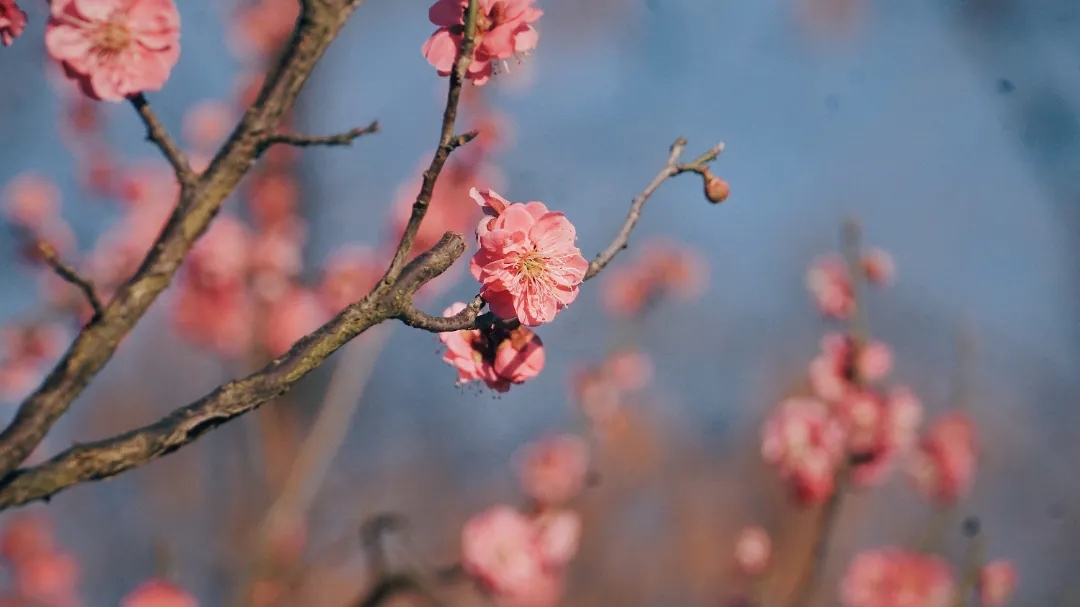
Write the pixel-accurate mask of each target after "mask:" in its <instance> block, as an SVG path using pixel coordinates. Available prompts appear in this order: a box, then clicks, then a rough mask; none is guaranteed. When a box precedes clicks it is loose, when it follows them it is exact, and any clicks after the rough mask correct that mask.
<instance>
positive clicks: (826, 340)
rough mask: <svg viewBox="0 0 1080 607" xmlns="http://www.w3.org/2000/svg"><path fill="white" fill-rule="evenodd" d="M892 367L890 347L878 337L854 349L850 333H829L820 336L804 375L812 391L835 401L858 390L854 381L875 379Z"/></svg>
mask: <svg viewBox="0 0 1080 607" xmlns="http://www.w3.org/2000/svg"><path fill="white" fill-rule="evenodd" d="M891 371H892V350H891V349H890V348H889V346H887V345H885V344H884V343H882V342H879V341H870V342H869V343H867V344H865V345H863V346H862V348H859V349H858V353H857V354H856V348H855V344H854V342H853V340H852V339H851V337H850V336H848V335H844V334H841V333H829V334H827V335H825V336H824V337H822V338H821V352H820V354H818V355H817V356H815V357H814V359H813V360H811V361H810V368H809V371H808V374H807V375H808V377H809V379H810V388H811V389H812V390H813V392H814V394H815V395H816V396H817V397H818V398H820V399H822V400H825V401H826V402H836V401H839V400H841V399H843V398H844V397H845V396H847V395H849V394H851V393H852V392H855V391H857V390H858V388H857V387H856V383H858V382H869V383H872V382H876V381H880V380H882V379H884V378H885V377H886V376H887V375H888V374H889V373H890V372H891Z"/></svg>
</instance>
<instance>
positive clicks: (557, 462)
mask: <svg viewBox="0 0 1080 607" xmlns="http://www.w3.org/2000/svg"><path fill="white" fill-rule="evenodd" d="M516 459H517V461H518V465H517V469H518V478H519V479H520V482H521V486H522V489H524V491H525V494H526V495H528V496H529V497H530V498H532V499H534V500H536V502H537V503H538V504H539V505H541V506H545V507H546V506H560V505H562V504H565V503H566V502H568V501H570V500H571V499H573V498H575V497H576V496H577V495H578V494H579V493H581V491H582V489H584V488H585V482H586V478H587V476H588V474H589V446H588V445H587V444H586V443H585V441H584V439H582V438H581V437H579V436H575V435H573V434H559V435H555V436H547V437H544V438H541V439H540V440H538V441H536V442H534V443H531V444H529V445H526V446H525V447H523V448H522V450H521V451H519V452H518V454H517V456H516Z"/></svg>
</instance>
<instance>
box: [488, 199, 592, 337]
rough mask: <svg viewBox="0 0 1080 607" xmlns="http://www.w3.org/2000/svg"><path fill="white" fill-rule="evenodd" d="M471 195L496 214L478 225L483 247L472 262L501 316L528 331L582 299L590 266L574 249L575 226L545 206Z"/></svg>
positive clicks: (549, 320)
mask: <svg viewBox="0 0 1080 607" xmlns="http://www.w3.org/2000/svg"><path fill="white" fill-rule="evenodd" d="M470 194H471V195H472V196H473V198H474V199H475V200H476V201H477V202H478V203H480V204H481V206H483V207H484V209H485V212H487V213H488V214H494V215H495V217H493V218H488V217H485V218H484V219H483V220H481V222H480V225H479V226H478V227H477V229H476V235H477V240H478V241H479V243H480V249H479V250H478V251H477V252H476V254H475V255H474V256H473V258H472V260H471V261H470V263H469V270H470V271H471V272H472V275H473V278H476V279H477V280H479V281H480V283H481V287H480V295H481V296H482V297H483V298H484V301H486V302H487V304H488V306H489V307H490V308H491V311H492V312H494V313H495V315H496V316H498V317H500V318H515V317H516V318H517V319H518V320H519V321H521V324H523V325H525V326H529V327H535V326H537V325H540V324H543V323H547V322H551V321H552V320H554V319H555V314H557V313H558V312H559V311H560V310H562V309H563V308H565V307H566V306H568V305H570V304H571V303H572V302H573V301H574V299H576V298H577V294H578V286H579V285H580V284H581V282H582V281H583V280H584V279H585V272H586V270H588V268H589V262H587V261H586V260H585V258H584V257H583V256H582V255H581V251H580V250H578V248H577V247H576V246H574V241H575V240H576V238H577V232H576V231H575V230H574V226H573V225H572V224H571V223H570V222H569V221H568V220H567V219H566V217H565V216H564V215H563V214H562V213H556V212H551V211H548V209H547V207H546V206H544V204H543V203H541V202H529V203H510V202H507V201H506V200H504V199H503V198H502V197H500V196H499V195H498V194H496V193H494V192H492V191H490V190H485V191H484V192H483V193H480V192H478V191H477V190H476V189H475V188H473V190H472V191H471V192H470Z"/></svg>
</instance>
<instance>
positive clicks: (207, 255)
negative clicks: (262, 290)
mask: <svg viewBox="0 0 1080 607" xmlns="http://www.w3.org/2000/svg"><path fill="white" fill-rule="evenodd" d="M250 247H251V235H250V233H249V232H248V229H247V227H246V226H244V224H243V223H242V222H241V221H240V220H239V219H238V218H236V217H235V216H233V215H229V214H226V213H223V214H221V215H220V216H218V217H217V218H216V219H214V223H212V224H211V225H210V229H209V230H207V232H206V234H205V235H204V236H203V237H202V238H200V239H199V240H198V242H196V243H195V246H194V247H193V248H192V249H191V254H190V255H188V258H187V260H186V264H187V266H186V278H187V279H188V280H191V281H193V282H195V283H196V284H198V285H199V286H200V287H202V288H208V289H215V288H223V287H227V286H230V285H235V284H237V283H240V282H243V281H244V280H245V279H246V276H247V271H248V265H249V250H250Z"/></svg>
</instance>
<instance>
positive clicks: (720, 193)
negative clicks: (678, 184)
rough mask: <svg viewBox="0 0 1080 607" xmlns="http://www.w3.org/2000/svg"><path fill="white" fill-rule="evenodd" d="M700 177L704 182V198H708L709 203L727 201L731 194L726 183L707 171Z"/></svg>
mask: <svg viewBox="0 0 1080 607" xmlns="http://www.w3.org/2000/svg"><path fill="white" fill-rule="evenodd" d="M701 176H702V178H703V179H704V180H705V198H708V199H709V202H712V203H717V204H719V203H721V202H724V201H725V200H727V197H728V195H729V194H731V186H729V185H728V182H726V181H724V180H723V179H720V178H719V177H717V176H716V175H713V174H712V173H710V172H709V171H708V170H707V169H706V171H705V172H704V173H703V174H702V175H701Z"/></svg>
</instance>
